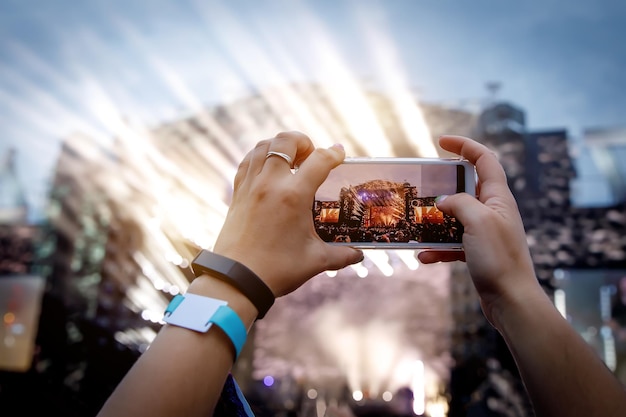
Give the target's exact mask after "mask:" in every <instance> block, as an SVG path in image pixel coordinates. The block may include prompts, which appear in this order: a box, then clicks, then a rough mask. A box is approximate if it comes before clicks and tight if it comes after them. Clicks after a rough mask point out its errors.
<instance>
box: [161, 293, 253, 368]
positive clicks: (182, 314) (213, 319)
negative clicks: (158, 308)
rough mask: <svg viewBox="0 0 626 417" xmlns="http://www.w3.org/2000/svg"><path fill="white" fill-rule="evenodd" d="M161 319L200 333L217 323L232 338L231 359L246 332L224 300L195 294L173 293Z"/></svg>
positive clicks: (246, 334) (239, 350)
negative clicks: (233, 351)
mask: <svg viewBox="0 0 626 417" xmlns="http://www.w3.org/2000/svg"><path fill="white" fill-rule="evenodd" d="M163 321H165V322H166V323H169V324H172V325H174V326H180V327H184V328H187V329H190V330H194V331H197V332H201V333H206V332H207V331H208V330H209V329H210V328H211V325H213V324H215V325H217V326H218V327H219V328H220V329H222V331H223V332H224V333H226V335H227V336H228V338H229V339H230V341H231V342H232V344H233V346H234V348H235V360H236V359H237V358H238V357H239V354H240V353H241V349H242V348H243V345H244V344H245V343H246V337H247V336H248V332H247V331H246V326H245V325H244V324H243V322H242V321H241V319H240V318H239V316H238V315H237V313H235V311H234V310H233V309H232V308H230V307H228V303H227V302H226V301H224V300H218V299H215V298H210V297H203V296H201V295H197V294H189V293H187V294H185V295H184V296H183V295H181V294H178V295H177V296H175V297H174V298H173V299H172V301H170V303H169V305H168V306H167V308H166V309H165V315H164V316H163Z"/></svg>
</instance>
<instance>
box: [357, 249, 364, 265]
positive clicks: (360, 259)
mask: <svg viewBox="0 0 626 417" xmlns="http://www.w3.org/2000/svg"><path fill="white" fill-rule="evenodd" d="M359 252H361V256H360V257H359V260H358V261H356V263H357V264H358V263H359V262H363V259H365V254H364V253H363V252H362V251H359Z"/></svg>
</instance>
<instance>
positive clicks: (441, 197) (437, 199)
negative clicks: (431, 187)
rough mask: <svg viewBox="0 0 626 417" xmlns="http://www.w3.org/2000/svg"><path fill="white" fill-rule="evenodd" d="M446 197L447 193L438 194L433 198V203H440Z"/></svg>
mask: <svg viewBox="0 0 626 417" xmlns="http://www.w3.org/2000/svg"><path fill="white" fill-rule="evenodd" d="M446 198H448V196H447V195H445V194H443V195H440V196H437V198H435V203H441V202H443V200H445V199H446Z"/></svg>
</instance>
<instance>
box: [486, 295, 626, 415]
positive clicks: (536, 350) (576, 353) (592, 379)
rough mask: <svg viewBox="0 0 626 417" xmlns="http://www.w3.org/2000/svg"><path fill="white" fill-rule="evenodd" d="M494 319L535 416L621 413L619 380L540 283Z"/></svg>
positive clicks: (625, 399)
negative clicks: (569, 321)
mask: <svg viewBox="0 0 626 417" xmlns="http://www.w3.org/2000/svg"><path fill="white" fill-rule="evenodd" d="M495 321H496V326H497V327H498V329H499V330H500V332H501V334H502V335H503V337H504V339H505V341H506V342H507V344H508V346H509V349H510V350H511V353H512V354H513V357H514V358H515V361H516V363H517V366H518V369H519V371H520V374H521V376H522V379H523V381H524V384H525V386H526V389H527V391H528V394H529V397H530V399H531V401H532V403H533V406H534V408H535V412H536V415H537V416H538V417H541V416H557V415H563V416H585V417H590V416H604V417H606V416H618V415H620V416H621V415H623V413H624V410H626V391H624V388H623V386H622V385H621V384H620V383H619V382H618V380H617V379H616V378H615V377H614V376H613V375H612V374H611V372H610V370H609V369H608V368H607V367H606V366H605V365H604V364H603V363H602V361H601V360H600V358H599V357H598V355H597V354H596V353H595V352H594V351H593V350H592V348H591V347H590V346H589V345H588V344H587V343H586V342H585V341H584V340H583V339H582V338H581V337H580V335H578V333H576V331H575V330H574V329H573V328H572V327H571V325H570V324H569V323H568V322H567V321H566V320H565V319H564V318H563V317H562V316H561V314H560V313H559V312H558V311H557V310H556V308H555V307H554V306H553V304H552V302H551V301H550V299H549V298H548V297H547V296H546V295H545V293H543V291H542V290H541V289H540V288H538V290H537V291H534V292H532V294H527V297H526V298H524V297H519V298H517V299H516V300H513V301H511V300H508V301H507V305H506V308H504V309H502V310H501V311H500V312H499V313H498V315H497V319H496V320H495Z"/></svg>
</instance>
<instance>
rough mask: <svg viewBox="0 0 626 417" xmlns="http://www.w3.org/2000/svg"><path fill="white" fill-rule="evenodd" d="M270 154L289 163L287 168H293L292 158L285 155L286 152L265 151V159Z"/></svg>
mask: <svg viewBox="0 0 626 417" xmlns="http://www.w3.org/2000/svg"><path fill="white" fill-rule="evenodd" d="M271 156H278V157H280V158H282V159H284V160H285V162H287V164H289V168H293V159H291V157H290V156H289V155H287V154H286V153H282V152H276V151H269V152H268V153H267V155H265V159H267V158H269V157H271Z"/></svg>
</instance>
